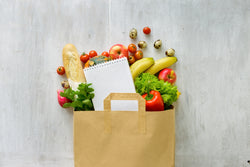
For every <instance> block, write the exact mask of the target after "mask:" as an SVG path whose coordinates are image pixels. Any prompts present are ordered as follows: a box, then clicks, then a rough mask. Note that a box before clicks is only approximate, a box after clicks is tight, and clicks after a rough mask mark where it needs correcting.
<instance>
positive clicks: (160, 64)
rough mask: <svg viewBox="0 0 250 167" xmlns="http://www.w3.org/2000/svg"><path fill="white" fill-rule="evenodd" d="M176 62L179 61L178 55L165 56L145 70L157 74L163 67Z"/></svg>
mask: <svg viewBox="0 0 250 167" xmlns="http://www.w3.org/2000/svg"><path fill="white" fill-rule="evenodd" d="M176 62H177V58H176V57H164V58H161V59H158V60H156V61H155V64H154V65H152V66H151V67H150V68H149V69H147V70H146V71H145V72H146V73H150V74H156V73H157V72H159V71H161V70H162V69H163V68H167V67H169V66H171V65H173V64H174V63H176Z"/></svg>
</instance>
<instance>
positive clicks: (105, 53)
mask: <svg viewBox="0 0 250 167" xmlns="http://www.w3.org/2000/svg"><path fill="white" fill-rule="evenodd" d="M101 55H103V56H106V57H109V53H108V52H106V51H104V52H102V54H101Z"/></svg>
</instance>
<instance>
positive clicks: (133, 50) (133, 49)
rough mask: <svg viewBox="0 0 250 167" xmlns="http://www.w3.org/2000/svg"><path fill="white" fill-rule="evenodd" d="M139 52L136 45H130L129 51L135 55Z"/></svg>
mask: <svg viewBox="0 0 250 167" xmlns="http://www.w3.org/2000/svg"><path fill="white" fill-rule="evenodd" d="M136 50H137V47H136V45H135V44H133V43H131V44H129V45H128V51H129V52H131V53H135V52H136Z"/></svg>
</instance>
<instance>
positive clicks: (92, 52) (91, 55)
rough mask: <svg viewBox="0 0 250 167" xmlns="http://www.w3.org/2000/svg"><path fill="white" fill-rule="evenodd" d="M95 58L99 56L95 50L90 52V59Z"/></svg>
mask: <svg viewBox="0 0 250 167" xmlns="http://www.w3.org/2000/svg"><path fill="white" fill-rule="evenodd" d="M95 56H97V52H96V51H95V50H91V51H90V52H89V58H92V57H95Z"/></svg>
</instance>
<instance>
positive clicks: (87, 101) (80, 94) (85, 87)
mask: <svg viewBox="0 0 250 167" xmlns="http://www.w3.org/2000/svg"><path fill="white" fill-rule="evenodd" d="M90 85H91V83H90V84H86V83H81V84H80V85H79V86H78V88H77V89H78V90H77V91H74V90H72V89H71V88H68V89H65V91H64V92H61V93H60V95H61V96H62V97H66V98H67V99H69V100H71V102H69V103H65V104H64V105H63V107H65V108H66V107H73V108H74V110H75V111H89V110H94V107H93V103H92V99H93V98H94V96H95V95H94V93H93V92H94V89H93V88H91V87H90Z"/></svg>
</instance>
